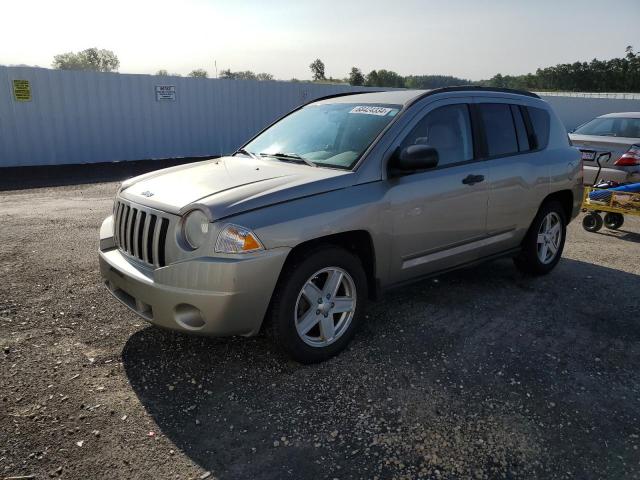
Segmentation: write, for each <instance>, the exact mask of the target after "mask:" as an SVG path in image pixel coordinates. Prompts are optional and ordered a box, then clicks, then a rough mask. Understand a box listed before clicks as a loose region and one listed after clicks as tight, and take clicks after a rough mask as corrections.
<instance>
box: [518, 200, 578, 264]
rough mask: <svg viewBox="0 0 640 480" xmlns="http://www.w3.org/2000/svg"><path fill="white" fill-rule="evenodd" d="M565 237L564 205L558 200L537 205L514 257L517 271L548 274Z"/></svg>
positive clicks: (559, 252)
mask: <svg viewBox="0 0 640 480" xmlns="http://www.w3.org/2000/svg"><path fill="white" fill-rule="evenodd" d="M565 236H566V220H565V213H564V208H563V207H562V204H561V203H560V202H556V201H551V202H547V203H545V204H543V205H542V207H540V210H539V211H538V214H537V215H536V217H535V218H534V219H533V223H532V224H531V227H529V231H528V232H527V235H526V237H525V238H524V240H523V242H522V251H521V252H520V254H519V255H518V256H517V257H516V258H515V259H514V262H515V264H516V267H518V269H519V270H521V271H523V272H525V273H528V274H531V275H544V274H545V273H549V272H550V271H551V270H553V268H554V267H555V266H556V265H557V264H558V262H559V261H560V257H561V256H562V250H563V249H564V240H565Z"/></svg>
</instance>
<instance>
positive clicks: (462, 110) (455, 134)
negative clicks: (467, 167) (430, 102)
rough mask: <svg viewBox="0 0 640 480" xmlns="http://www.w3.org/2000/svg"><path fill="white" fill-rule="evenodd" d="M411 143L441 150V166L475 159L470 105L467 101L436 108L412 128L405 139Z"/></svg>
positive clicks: (404, 143)
mask: <svg viewBox="0 0 640 480" xmlns="http://www.w3.org/2000/svg"><path fill="white" fill-rule="evenodd" d="M409 145H429V146H430V147H433V148H435V149H436V150H437V151H438V166H443V165H451V164H454V163H460V162H465V161H468V160H472V159H473V141H472V133H471V122H470V121H469V107H467V105H466V104H455V105H447V106H444V107H440V108H436V109H435V110H432V111H431V112H429V113H427V115H425V117H424V118H423V119H422V120H420V122H419V123H418V124H417V125H416V126H415V127H414V128H413V130H411V133H409V135H407V137H406V138H405V139H404V141H403V142H402V145H401V146H402V147H407V146H409Z"/></svg>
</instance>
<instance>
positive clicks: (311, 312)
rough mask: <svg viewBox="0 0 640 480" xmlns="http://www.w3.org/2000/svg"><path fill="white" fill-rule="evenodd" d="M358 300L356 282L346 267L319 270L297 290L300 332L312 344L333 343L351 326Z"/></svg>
mask: <svg viewBox="0 0 640 480" xmlns="http://www.w3.org/2000/svg"><path fill="white" fill-rule="evenodd" d="M356 302H357V297H356V286H355V283H354V281H353V279H352V278H351V276H350V275H349V274H348V273H347V272H346V271H345V270H343V269H342V268H340V267H327V268H323V269H322V270H318V271H317V272H316V273H314V274H313V275H312V276H311V277H310V278H309V279H308V280H307V281H306V282H305V284H304V285H303V286H302V289H301V290H300V293H299V294H298V299H297V301H296V306H295V312H294V315H295V325H296V331H297V332H298V335H299V336H300V338H301V339H302V341H304V342H305V343H306V344H307V345H311V346H312V347H326V346H328V345H331V344H332V343H334V342H335V341H337V340H338V339H339V338H340V337H341V336H342V335H343V334H344V333H345V332H346V331H347V329H348V328H349V325H350V324H351V321H352V320H353V316H354V314H355V311H356Z"/></svg>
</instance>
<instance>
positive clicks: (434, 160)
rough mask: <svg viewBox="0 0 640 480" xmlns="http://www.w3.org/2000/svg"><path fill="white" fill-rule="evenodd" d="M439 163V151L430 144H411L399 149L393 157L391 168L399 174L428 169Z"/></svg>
mask: <svg viewBox="0 0 640 480" xmlns="http://www.w3.org/2000/svg"><path fill="white" fill-rule="evenodd" d="M437 165H438V151H437V150H436V149H435V148H433V147H430V146H429V145H409V146H408V147H405V148H403V149H399V150H398V151H397V152H396V153H395V154H394V156H393V158H392V159H391V165H390V166H391V168H393V169H395V170H397V173H398V174H399V175H403V174H407V173H411V172H416V171H420V170H428V169H430V168H434V167H436V166H437Z"/></svg>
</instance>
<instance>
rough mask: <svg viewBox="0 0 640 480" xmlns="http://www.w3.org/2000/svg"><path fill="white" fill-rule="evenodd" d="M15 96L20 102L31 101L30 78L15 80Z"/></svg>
mask: <svg viewBox="0 0 640 480" xmlns="http://www.w3.org/2000/svg"><path fill="white" fill-rule="evenodd" d="M13 98H15V99H16V100H17V101H18V102H30V101H31V85H30V84H29V80H14V81H13Z"/></svg>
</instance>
